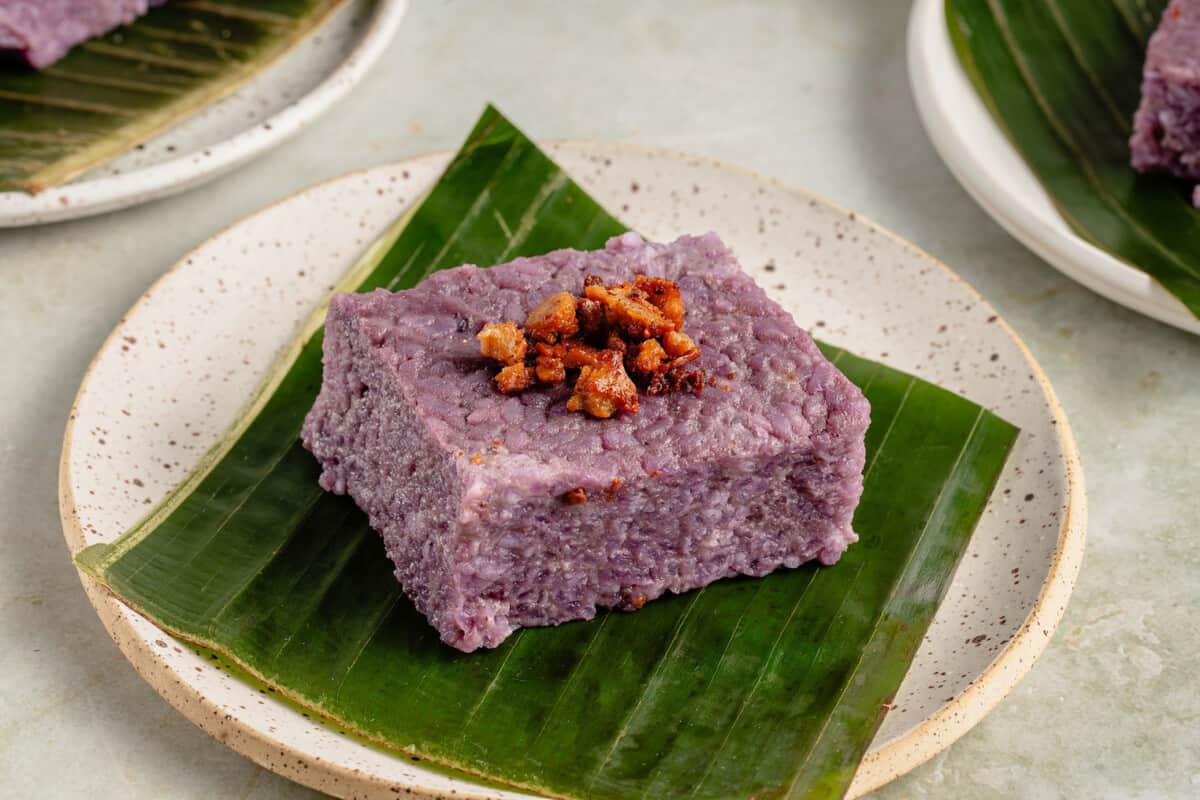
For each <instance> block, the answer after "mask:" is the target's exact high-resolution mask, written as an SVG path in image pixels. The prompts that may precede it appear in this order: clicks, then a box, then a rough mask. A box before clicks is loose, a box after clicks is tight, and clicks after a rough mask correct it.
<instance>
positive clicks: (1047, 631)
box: [59, 140, 1087, 800]
mask: <svg viewBox="0 0 1200 800" xmlns="http://www.w3.org/2000/svg"><path fill="white" fill-rule="evenodd" d="M544 144H546V145H550V146H554V145H562V144H571V145H585V144H591V143H590V142H586V141H566V140H550V141H546V142H544ZM603 144H604V145H605V146H608V147H611V146H614V145H615V146H617V147H619V148H622V149H631V150H638V151H641V152H647V151H651V152H655V153H659V154H661V155H664V156H667V157H670V158H679V159H693V160H694V159H696V158H701V159H703V160H706V161H709V162H710V163H714V164H717V165H719V166H721V167H723V168H726V169H730V170H732V171H736V172H741V173H743V174H748V175H751V176H753V177H755V178H756V179H757V180H759V181H763V182H766V183H770V184H774V185H776V186H779V187H781V188H784V189H786V190H787V191H789V192H792V193H794V194H797V195H801V196H804V197H808V198H811V199H815V200H817V201H818V202H820V203H823V204H825V205H827V206H829V207H832V208H834V209H838V210H842V211H844V212H845V213H847V214H849V213H850V212H849V209H846V208H845V207H844V206H842V205H840V204H838V203H835V202H832V201H830V200H828V199H826V198H824V197H822V196H820V195H817V194H814V193H813V192H810V191H808V190H805V189H800V188H798V187H795V186H791V185H789V184H787V183H784V182H782V181H779V180H778V179H776V178H773V177H770V176H768V175H764V174H762V173H761V172H758V171H757V170H753V169H750V168H747V167H743V166H739V165H737V164H731V163H728V162H725V161H721V160H719V159H714V158H710V157H707V156H695V155H692V154H688V153H682V152H680V151H676V150H671V149H669V148H663V147H649V146H645V145H639V144H636V143H632V142H605V143H603ZM447 155H448V153H446V152H442V153H433V154H428V155H425V156H420V157H417V158H413V159H408V160H406V161H404V162H397V164H396V165H399V164H409V163H412V162H415V161H424V160H435V159H439V158H442V159H444V158H446V157H447ZM375 169H379V165H376V166H373V167H368V168H364V169H361V170H355V171H353V172H349V173H346V174H343V175H339V176H337V177H334V178H330V179H328V180H325V181H322V182H320V183H317V184H314V185H312V186H310V187H308V188H306V189H304V190H301V191H300V192H297V193H296V194H293V195H290V196H288V197H285V198H283V199H281V200H279V201H277V202H275V203H273V204H271V205H269V206H266V207H264V208H262V209H260V210H259V211H257V212H255V213H254V214H252V215H250V216H249V217H245V218H243V219H241V220H239V221H237V222H235V223H234V224H232V225H230V226H228V227H226V228H224V229H222V230H221V231H219V232H218V233H216V234H214V235H213V236H211V237H209V238H208V239H206V240H205V241H204V242H202V243H201V244H199V245H198V246H197V247H195V248H193V249H192V250H191V251H189V252H188V253H187V254H185V255H184V256H183V257H182V258H180V259H179V260H178V261H177V262H176V263H175V264H174V265H172V266H171V267H170V268H169V269H168V270H166V271H165V272H164V273H163V274H162V275H161V276H159V278H158V279H157V280H155V281H154V283H152V284H151V285H150V287H149V288H148V289H147V290H146V292H145V293H144V294H142V296H141V297H139V298H138V300H137V301H136V302H135V303H134V304H133V305H132V306H131V307H130V308H129V310H128V311H127V312H126V313H125V314H124V315H123V316H122V318H121V320H120V321H118V323H117V325H116V326H115V327H114V328H113V330H112V331H111V332H110V333H109V335H108V336H107V337H106V338H105V340H104V343H103V344H102V345H101V346H100V348H99V349H98V350H97V351H96V355H95V356H93V358H92V360H91V362H90V363H89V364H88V368H87V370H86V371H85V373H84V376H83V378H82V379H81V381H80V387H79V391H78V392H77V393H76V396H75V399H74V401H73V402H72V405H71V411H70V413H69V415H68V419H67V424H66V428H65V430H64V433H63V447H62V451H61V455H60V460H59V513H60V517H61V519H62V525H63V534H64V537H65V538H66V541H67V545H68V548H69V550H70V552H71V555H72V557H74V555H76V554H77V553H78V552H79V551H80V550H81V549H82V548H83V547H84V538H83V531H82V529H81V527H80V524H79V518H78V515H77V514H76V510H75V498H74V494H73V492H72V490H71V482H70V466H69V453H70V449H71V443H72V437H73V434H74V423H75V417H76V413H77V410H78V406H79V403H80V400H81V399H82V398H83V395H84V393H85V392H86V389H87V384H88V382H89V379H90V377H91V374H92V371H93V369H94V368H95V366H96V362H97V360H98V359H99V358H100V356H101V354H103V353H104V352H105V351H106V350H107V349H108V347H109V345H110V344H112V343H113V342H114V341H115V340H116V338H117V335H118V332H119V331H120V329H121V326H122V325H123V324H124V321H125V320H126V319H127V318H128V317H129V316H130V314H132V313H133V312H134V311H135V310H136V309H137V308H138V307H139V306H140V305H141V304H142V303H143V302H144V301H145V300H147V299H148V297H149V296H150V295H152V294H153V293H154V290H155V289H156V288H157V287H158V285H159V284H160V283H162V282H163V281H164V280H166V278H167V277H168V276H170V275H172V274H173V273H175V272H176V271H178V270H179V269H181V268H182V267H183V266H184V265H185V264H186V263H187V261H188V260H189V259H191V258H192V257H193V256H194V255H195V254H196V253H197V252H198V251H199V250H201V249H203V248H204V247H206V246H208V244H209V243H210V242H212V241H213V240H215V239H218V238H220V237H222V236H224V235H225V234H226V233H228V232H229V231H230V230H232V229H233V228H235V227H238V226H240V225H242V224H244V223H246V222H249V221H250V220H253V219H255V218H257V217H259V216H261V215H263V214H266V213H268V212H269V211H271V210H272V209H274V208H276V207H278V206H281V205H283V204H284V203H287V202H290V201H291V200H293V199H294V198H296V197H298V196H300V195H304V194H308V193H310V192H315V191H317V190H319V189H321V188H322V187H324V186H327V185H328V184H331V183H335V182H338V181H341V180H343V179H346V178H350V177H352V176H354V175H361V174H364V173H367V172H371V171H373V170H375ZM855 218H856V219H857V220H858V221H860V222H862V223H864V224H866V225H868V226H870V227H872V228H874V229H875V230H876V231H877V232H879V233H881V234H883V235H884V236H886V237H887V238H889V239H891V240H893V241H895V242H896V243H898V244H900V245H901V246H902V247H904V248H905V249H907V250H909V251H910V252H913V253H915V254H917V255H919V256H920V257H921V258H923V259H925V260H927V261H928V262H929V263H930V264H932V265H934V266H936V267H938V268H939V269H941V270H942V271H943V272H945V273H946V274H947V275H948V276H949V277H951V278H952V279H953V280H955V281H956V282H958V283H959V284H961V285H962V286H963V287H964V288H966V289H967V290H968V292H970V294H971V295H972V296H973V297H974V298H975V299H976V302H978V303H979V304H980V305H981V306H982V307H983V308H985V309H987V310H988V311H990V312H992V314H994V315H995V316H996V318H997V319H996V321H997V323H999V324H1000V325H1001V326H1002V328H1003V330H1004V332H1005V333H1006V334H1008V336H1009V337H1010V338H1011V339H1012V340H1013V341H1014V343H1015V344H1016V345H1017V347H1018V349H1019V350H1020V351H1021V353H1022V355H1024V357H1025V359H1026V361H1027V363H1028V364H1029V367H1030V369H1031V370H1032V372H1033V374H1034V375H1035V376H1036V377H1037V381H1038V384H1039V386H1040V387H1041V389H1042V392H1043V394H1044V395H1045V397H1046V399H1047V401H1048V404H1049V406H1050V411H1051V414H1052V416H1053V418H1054V420H1055V423H1056V424H1055V427H1056V428H1057V429H1058V436H1059V440H1060V442H1061V444H1062V448H1063V454H1064V457H1065V460H1066V469H1067V490H1068V505H1067V513H1066V514H1065V515H1064V518H1063V521H1062V524H1061V527H1060V529H1059V536H1058V542H1057V545H1056V547H1055V553H1054V560H1053V561H1052V562H1051V565H1050V571H1049V573H1048V575H1047V578H1046V581H1045V583H1044V585H1043V587H1042V591H1041V593H1040V594H1039V595H1038V599H1037V602H1036V603H1035V604H1034V607H1033V609H1032V610H1031V611H1030V613H1029V616H1028V617H1027V618H1026V620H1025V622H1024V623H1023V624H1022V626H1021V628H1020V629H1019V630H1018V631H1017V633H1016V634H1015V635H1014V636H1013V638H1012V640H1011V641H1010V642H1009V643H1008V644H1007V645H1006V646H1005V647H1004V649H1003V650H1001V651H1000V652H999V653H998V654H997V656H996V658H995V659H994V660H993V661H992V663H991V664H990V665H989V666H988V668H987V669H985V670H984V671H983V673H982V674H981V675H980V676H979V678H978V679H977V680H976V681H975V682H974V683H972V684H971V685H970V686H969V687H968V688H967V689H966V690H965V691H964V692H962V693H961V694H959V695H958V696H957V697H955V698H954V700H952V701H951V702H950V703H949V704H947V705H945V706H943V707H942V708H941V709H939V710H938V711H937V712H935V713H934V714H932V715H931V716H930V717H929V718H927V719H926V720H925V721H924V722H922V723H921V724H920V725H918V726H917V727H916V728H914V729H913V730H912V731H910V732H909V733H908V734H906V735H905V736H902V737H901V738H899V739H897V740H896V741H894V742H892V743H890V744H889V745H887V746H886V747H884V748H883V749H881V750H879V751H878V752H875V753H871V754H868V755H867V756H866V757H865V758H864V759H863V761H862V764H861V765H860V766H859V770H858V773H857V774H856V775H855V778H854V782H853V783H852V784H851V786H850V789H849V790H848V792H847V795H846V797H847V798H857V797H861V796H862V795H864V794H866V793H868V792H870V791H873V790H875V789H877V788H879V787H880V786H882V785H884V784H886V783H888V782H889V781H891V780H893V779H895V778H897V777H899V776H900V775H903V774H905V773H906V772H909V771H910V770H912V769H914V768H916V767H917V766H919V765H921V764H923V763H925V762H926V761H928V760H929V759H931V758H933V757H934V756H935V755H937V754H938V753H940V752H941V751H943V750H945V749H946V748H948V747H949V746H950V745H951V744H953V743H954V742H955V741H957V740H958V739H959V738H960V737H962V736H963V735H964V734H965V733H966V732H967V731H969V730H970V729H971V728H972V727H974V726H975V725H976V724H977V723H978V722H979V721H980V720H982V719H983V718H984V717H985V716H987V714H988V713H990V712H991V711H992V709H994V708H995V707H996V706H997V705H999V703H1000V702H1001V701H1002V700H1003V699H1004V698H1005V697H1006V696H1007V695H1008V694H1009V692H1011V691H1012V690H1013V689H1014V688H1015V687H1016V685H1017V684H1018V683H1019V682H1020V680H1021V678H1023V677H1024V676H1025V675H1026V674H1027V673H1028V672H1029V670H1030V669H1032V667H1033V664H1034V663H1035V662H1036V661H1037V659H1038V657H1039V656H1040V655H1041V653H1042V651H1044V650H1045V648H1046V646H1047V645H1048V643H1049V641H1050V637H1051V635H1052V634H1053V633H1054V631H1055V629H1056V628H1057V627H1058V623H1059V621H1060V620H1061V619H1062V615H1063V613H1064V611H1065V610H1066V605H1067V601H1068V599H1069V598H1070V595H1071V591H1072V589H1073V588H1074V585H1075V580H1076V577H1077V576H1078V574H1079V569H1080V565H1081V563H1082V560H1083V553H1084V544H1085V541H1086V528H1087V500H1086V493H1085V489H1084V479H1083V467H1082V465H1081V463H1080V460H1079V452H1078V448H1077V446H1076V444H1075V438H1074V435H1073V434H1072V432H1071V427H1070V423H1069V422H1068V420H1067V417H1066V413H1065V411H1064V410H1063V408H1062V406H1061V404H1060V403H1059V401H1058V398H1057V396H1056V395H1055V393H1054V390H1053V388H1052V387H1051V385H1050V381H1049V379H1048V378H1047V376H1046V374H1045V373H1044V372H1043V371H1042V369H1041V367H1040V366H1039V365H1038V363H1037V361H1036V360H1035V359H1034V357H1033V354H1032V353H1031V352H1030V351H1029V348H1028V347H1027V346H1026V345H1025V343H1024V342H1023V341H1022V340H1021V338H1020V336H1018V335H1017V333H1016V331H1014V330H1013V328H1012V326H1010V325H1009V324H1008V322H1007V321H1006V320H1005V319H1004V318H1003V317H1002V316H1000V315H999V314H998V313H996V311H995V309H994V308H993V307H992V306H991V304H990V303H988V302H987V300H985V299H984V298H983V297H982V295H980V294H979V292H978V291H976V290H975V288H974V287H972V286H971V285H970V284H969V283H968V282H967V281H966V280H964V279H963V278H962V277H961V276H959V275H958V273H956V272H955V271H954V270H953V269H951V268H950V267H949V266H947V265H946V264H944V263H942V262H941V261H939V260H938V259H936V258H934V257H933V256H931V255H929V254H928V253H926V252H925V251H924V250H922V249H920V248H919V247H917V246H916V245H914V244H912V243H911V242H909V241H907V240H905V239H903V238H902V237H900V236H899V235H897V234H895V233H893V232H892V231H890V230H888V229H887V228H884V227H882V226H880V225H878V224H877V223H875V222H873V221H872V220H870V219H869V218H867V217H864V216H862V215H861V214H857V213H856V214H855ZM77 571H78V570H77ZM78 572H79V578H80V582H81V583H82V584H83V588H84V591H85V593H86V594H87V596H88V599H89V601H90V602H91V603H92V605H93V606H94V607H95V609H96V612H97V615H98V616H99V617H100V621H101V623H102V624H103V625H104V627H105V629H106V630H107V631H108V633H109V635H110V636H111V637H112V639H113V640H114V641H115V642H116V643H117V646H118V647H119V648H120V650H121V652H122V653H123V654H124V655H125V657H126V658H127V659H129V661H130V663H131V664H132V665H133V667H134V669H135V670H137V672H138V674H140V675H141V676H142V677H143V678H144V679H145V680H146V682H147V683H149V684H150V685H151V686H152V687H154V689H155V691H157V692H158V693H159V695H160V696H161V697H162V698H163V699H164V700H166V701H167V702H168V703H170V704H171V705H172V706H174V707H175V708H176V709H178V710H179V711H180V712H181V713H182V714H183V715H184V716H185V717H187V718H188V719H189V720H190V721H191V722H192V723H194V724H195V725H196V726H197V727H199V728H200V729H201V730H203V731H204V732H205V733H207V734H209V735H210V736H212V737H213V738H215V739H217V740H218V741H220V742H221V743H222V744H225V745H226V746H227V747H229V748H231V749H232V750H234V751H236V752H238V753H240V754H241V755H243V756H245V757H247V758H249V759H251V760H252V761H254V762H255V763H257V764H259V765H260V766H262V767H264V768H266V769H270V770H272V771H273V772H276V773H279V774H281V775H283V776H284V777H287V778H289V779H290V780H293V781H295V782H297V783H300V784H302V785H305V786H308V787H310V788H313V789H317V790H320V791H324V792H328V793H331V794H335V795H338V796H346V795H347V794H348V793H350V792H354V791H363V790H367V791H373V790H374V791H378V790H382V789H386V788H389V787H390V786H391V785H392V784H390V783H389V782H387V781H384V780H382V779H380V778H378V777H377V776H374V775H369V774H366V773H363V772H361V771H359V770H353V769H348V768H346V767H343V766H341V765H339V764H334V763H331V762H321V761H320V759H317V761H318V762H319V763H320V766H319V769H315V770H314V769H303V768H301V767H300V766H299V764H300V760H299V759H300V757H299V755H298V754H297V753H295V752H294V751H291V752H289V751H288V750H286V749H281V747H280V745H279V744H278V743H276V742H274V741H271V740H269V739H267V738H266V737H264V736H262V735H261V733H260V732H259V731H257V730H255V729H254V728H252V727H250V726H249V725H246V724H245V723H243V722H241V721H240V720H238V719H237V718H236V717H229V718H226V714H225V712H224V710H223V709H221V708H220V707H218V706H217V705H215V704H214V703H212V702H210V701H209V700H208V699H207V698H205V697H204V696H202V695H199V694H197V693H195V692H192V691H190V690H189V691H187V692H181V693H178V694H176V693H174V692H171V689H172V688H175V687H177V686H178V685H180V684H179V682H178V680H177V679H176V678H175V676H174V673H172V671H171V670H170V668H169V667H168V666H167V664H166V662H165V661H164V660H163V659H162V658H161V657H160V656H159V655H158V654H156V653H155V652H154V651H153V650H151V649H150V648H148V647H144V646H139V641H140V640H138V638H137V635H136V633H135V632H134V631H133V629H132V626H130V624H129V623H128V621H127V620H124V619H122V618H121V612H122V610H123V609H124V610H128V607H126V606H125V605H124V604H123V603H121V602H120V601H119V600H117V599H116V598H115V597H114V596H113V595H111V594H110V593H109V592H108V591H107V590H106V589H105V588H104V587H103V586H102V585H100V584H99V583H98V582H97V581H95V580H94V579H92V578H91V577H90V576H88V575H86V574H85V573H83V572H82V571H78ZM412 791H413V794H412V796H414V797H422V798H429V799H430V800H442V798H444V797H446V796H445V795H441V794H438V793H435V792H430V791H428V790H425V789H419V788H414V789H413V790H412ZM455 797H456V798H465V799H466V800H489V798H491V797H494V795H492V794H476V793H466V792H464V791H462V790H459V791H458V792H457V793H456V794H455Z"/></svg>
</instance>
